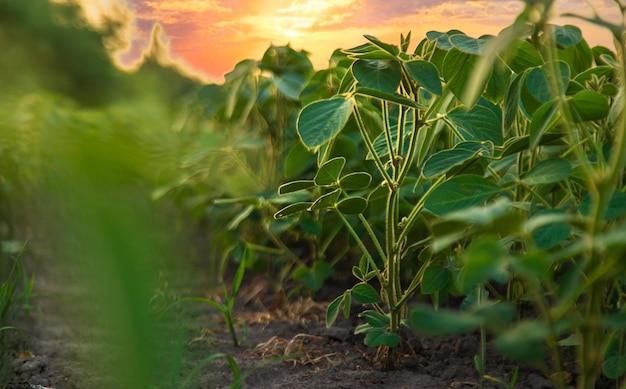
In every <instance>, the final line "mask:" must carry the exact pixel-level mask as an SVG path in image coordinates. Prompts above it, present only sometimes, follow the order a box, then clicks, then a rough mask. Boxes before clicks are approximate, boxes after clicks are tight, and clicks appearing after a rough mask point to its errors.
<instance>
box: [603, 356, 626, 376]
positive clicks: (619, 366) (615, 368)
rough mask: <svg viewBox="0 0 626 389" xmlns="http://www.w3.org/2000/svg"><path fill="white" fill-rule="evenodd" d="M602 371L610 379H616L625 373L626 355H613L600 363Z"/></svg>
mask: <svg viewBox="0 0 626 389" xmlns="http://www.w3.org/2000/svg"><path fill="white" fill-rule="evenodd" d="M602 373H604V375H605V376H606V377H607V378H609V379H612V380H616V379H618V378H620V377H621V376H623V375H624V373H626V355H619V356H618V355H613V356H611V357H608V358H607V359H606V360H605V361H604V364H602Z"/></svg>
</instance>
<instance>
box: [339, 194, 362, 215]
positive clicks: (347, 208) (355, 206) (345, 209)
mask: <svg viewBox="0 0 626 389" xmlns="http://www.w3.org/2000/svg"><path fill="white" fill-rule="evenodd" d="M336 207H337V211H339V212H341V213H343V214H344V215H358V214H360V213H363V211H365V210H366V209H367V199H365V198H363V197H348V198H346V199H343V200H341V201H340V202H338V203H337V205H336Z"/></svg>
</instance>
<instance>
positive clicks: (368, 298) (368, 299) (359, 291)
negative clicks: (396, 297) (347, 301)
mask: <svg viewBox="0 0 626 389" xmlns="http://www.w3.org/2000/svg"><path fill="white" fill-rule="evenodd" d="M351 294H352V297H354V299H355V300H356V301H358V302H359V303H360V304H373V303H377V302H379V301H380V296H379V295H378V292H376V289H374V288H373V287H372V286H371V285H370V284H367V283H364V282H362V283H360V284H356V285H354V287H353V288H352V292H351Z"/></svg>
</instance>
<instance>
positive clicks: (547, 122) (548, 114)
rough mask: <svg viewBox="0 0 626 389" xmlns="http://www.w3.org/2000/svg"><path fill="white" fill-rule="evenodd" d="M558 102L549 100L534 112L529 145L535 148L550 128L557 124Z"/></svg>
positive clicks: (532, 148)
mask: <svg viewBox="0 0 626 389" xmlns="http://www.w3.org/2000/svg"><path fill="white" fill-rule="evenodd" d="M558 108H559V106H558V104H557V103H556V102H555V101H549V102H547V103H545V104H543V105H542V106H540V107H539V108H538V109H537V110H536V111H535V112H534V114H533V116H532V119H531V122H530V128H529V133H530V139H529V147H530V149H531V150H534V149H535V148H536V147H537V146H538V144H539V140H540V139H541V138H542V137H543V135H544V134H545V133H546V131H548V130H549V129H550V128H552V127H553V126H555V125H556V123H557V122H558V120H559V111H558Z"/></svg>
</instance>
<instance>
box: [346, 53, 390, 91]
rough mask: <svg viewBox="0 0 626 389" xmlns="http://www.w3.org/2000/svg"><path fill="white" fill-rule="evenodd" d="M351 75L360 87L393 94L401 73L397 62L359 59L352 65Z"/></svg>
mask: <svg viewBox="0 0 626 389" xmlns="http://www.w3.org/2000/svg"><path fill="white" fill-rule="evenodd" d="M352 73H353V74H354V77H355V78H356V79H357V80H358V81H359V84H361V86H363V87H366V88H371V89H375V90H378V91H381V92H386V93H394V92H396V91H397V90H398V87H399V86H400V81H401V80H402V71H401V69H400V64H399V63H398V61H394V60H373V59H359V60H357V61H356V62H355V63H354V64H352Z"/></svg>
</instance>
